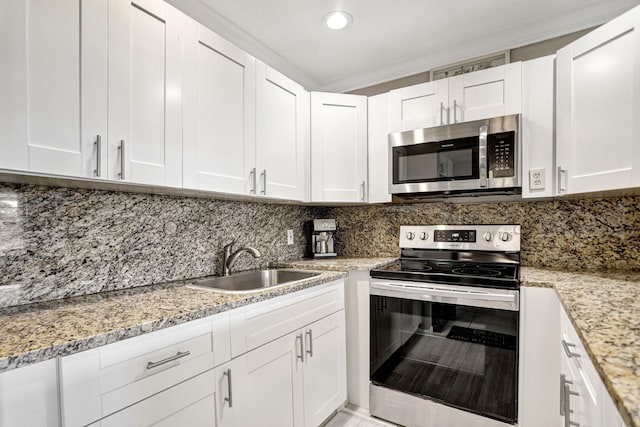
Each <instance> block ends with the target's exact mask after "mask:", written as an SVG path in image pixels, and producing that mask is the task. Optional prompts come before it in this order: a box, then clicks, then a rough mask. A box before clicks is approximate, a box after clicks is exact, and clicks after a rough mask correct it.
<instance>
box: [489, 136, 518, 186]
mask: <svg viewBox="0 0 640 427" xmlns="http://www.w3.org/2000/svg"><path fill="white" fill-rule="evenodd" d="M515 137H516V135H515V132H502V133H492V134H489V135H487V163H488V165H487V166H488V167H487V169H488V174H489V178H511V177H513V176H515V174H516V169H515V168H516V166H515V165H516V152H515V151H516V150H515V148H516V144H515Z"/></svg>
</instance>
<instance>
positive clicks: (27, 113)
mask: <svg viewBox="0 0 640 427" xmlns="http://www.w3.org/2000/svg"><path fill="white" fill-rule="evenodd" d="M80 5H81V2H80V0H25V1H3V2H1V3H0V48H1V51H2V57H3V63H2V66H1V67H0V99H2V102H0V151H1V152H2V156H0V168H7V169H16V170H23V171H26V170H29V171H33V172H42V173H50V174H60V175H70V176H86V174H87V171H86V170H83V169H82V165H83V159H84V158H91V156H92V155H93V152H92V146H91V145H89V146H86V145H83V144H81V142H80V9H81V8H80Z"/></svg>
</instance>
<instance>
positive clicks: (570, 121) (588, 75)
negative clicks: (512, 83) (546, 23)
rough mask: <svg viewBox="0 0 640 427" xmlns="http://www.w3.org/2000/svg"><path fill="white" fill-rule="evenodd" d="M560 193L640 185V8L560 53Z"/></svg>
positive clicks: (558, 134)
mask: <svg viewBox="0 0 640 427" xmlns="http://www.w3.org/2000/svg"><path fill="white" fill-rule="evenodd" d="M556 102H557V104H556V105H557V116H556V126H557V128H556V137H557V148H556V158H557V166H558V173H559V176H558V192H559V194H574V193H584V192H590V191H602V190H611V189H621V188H628V187H636V186H640V121H639V120H638V117H640V7H636V8H634V9H632V10H631V11H629V12H627V13H625V14H624V15H621V16H619V17H618V18H616V19H614V20H612V21H610V22H608V23H606V24H604V25H602V26H601V27H599V28H597V29H595V30H594V31H592V32H591V33H589V34H587V35H586V36H584V37H582V38H580V39H578V40H576V41H575V42H573V43H571V44H570V45H568V46H566V47H565V48H563V49H561V50H559V51H558V54H557V101H556Z"/></svg>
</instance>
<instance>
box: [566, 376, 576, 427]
mask: <svg viewBox="0 0 640 427" xmlns="http://www.w3.org/2000/svg"><path fill="white" fill-rule="evenodd" d="M571 396H580V393H576V392H575V391H571V386H570V385H569V384H565V386H564V427H571V426H574V427H579V426H580V423H576V422H575V421H571V413H572V412H573V411H572V410H571Z"/></svg>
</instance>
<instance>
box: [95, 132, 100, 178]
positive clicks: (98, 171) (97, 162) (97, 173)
mask: <svg viewBox="0 0 640 427" xmlns="http://www.w3.org/2000/svg"><path fill="white" fill-rule="evenodd" d="M93 146H94V147H96V168H95V169H94V170H93V176H100V175H102V170H101V164H102V137H101V136H100V135H96V140H95V142H94V143H93Z"/></svg>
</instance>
